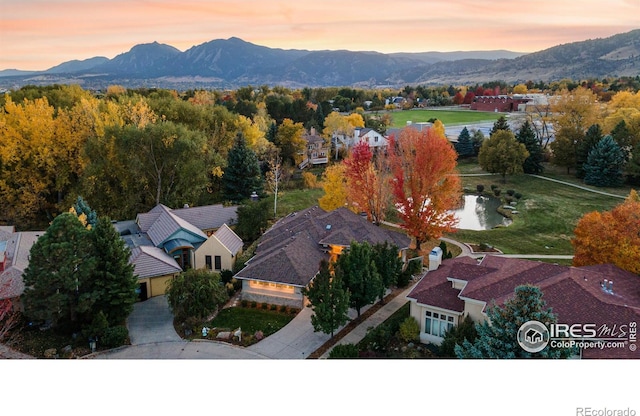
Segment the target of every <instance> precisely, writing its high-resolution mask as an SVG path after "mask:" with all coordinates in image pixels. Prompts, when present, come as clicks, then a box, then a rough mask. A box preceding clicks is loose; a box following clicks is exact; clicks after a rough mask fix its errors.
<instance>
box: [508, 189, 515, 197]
mask: <svg viewBox="0 0 640 416" xmlns="http://www.w3.org/2000/svg"><path fill="white" fill-rule="evenodd" d="M515 193H516V191H514V190H513V189H507V195H509V196H513V195H514V194H515Z"/></svg>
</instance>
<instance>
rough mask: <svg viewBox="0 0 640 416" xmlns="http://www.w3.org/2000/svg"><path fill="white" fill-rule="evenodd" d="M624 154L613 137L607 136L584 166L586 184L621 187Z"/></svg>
mask: <svg viewBox="0 0 640 416" xmlns="http://www.w3.org/2000/svg"><path fill="white" fill-rule="evenodd" d="M623 169H624V154H623V152H622V149H620V146H618V144H617V143H616V142H615V141H613V138H611V136H605V137H604V138H603V139H602V140H600V141H599V142H598V144H596V145H595V147H594V148H593V149H592V150H591V152H589V157H588V158H587V162H586V163H585V164H584V171H585V176H584V182H585V183H586V184H588V185H595V186H620V185H622V182H623V178H622V172H623Z"/></svg>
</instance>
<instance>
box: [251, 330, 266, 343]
mask: <svg viewBox="0 0 640 416" xmlns="http://www.w3.org/2000/svg"><path fill="white" fill-rule="evenodd" d="M253 337H254V338H255V339H256V341H261V340H263V339H264V333H263V332H262V331H260V330H258V331H256V332H255V333H254V334H253Z"/></svg>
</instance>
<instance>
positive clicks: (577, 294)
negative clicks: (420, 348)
mask: <svg viewBox="0 0 640 416" xmlns="http://www.w3.org/2000/svg"><path fill="white" fill-rule="evenodd" d="M610 282H615V288H613V286H614V284H613V283H610ZM525 284H531V285H535V286H537V287H539V288H540V290H542V292H543V294H544V296H543V299H544V301H545V302H546V304H547V307H550V308H551V309H552V312H553V313H554V314H555V315H556V317H557V321H558V323H563V324H567V325H569V326H571V325H574V324H592V325H595V327H596V328H598V331H599V330H600V328H610V329H611V328H616V329H617V333H618V334H619V335H620V334H622V333H623V332H624V333H625V334H627V335H628V334H629V333H630V331H629V329H630V327H629V325H630V323H632V322H634V323H637V322H638V321H640V278H638V276H637V275H635V274H633V273H630V272H627V271H625V270H622V269H620V268H618V267H616V266H613V265H597V266H584V267H568V266H560V265H555V264H549V263H543V262H539V261H531V260H522V259H514V258H505V257H499V256H485V257H484V259H483V260H482V261H481V262H478V261H477V260H476V259H473V258H471V257H458V258H455V259H447V260H444V261H443V262H442V264H441V266H440V267H439V268H438V269H436V270H434V271H429V272H428V273H427V274H426V275H425V276H424V277H423V278H422V280H420V282H418V284H417V285H416V286H415V287H414V288H413V289H412V290H411V292H410V293H409V294H408V295H407V298H408V299H409V301H410V302H411V312H410V314H411V316H413V317H414V318H415V319H416V320H417V321H418V322H419V323H420V341H421V342H423V343H433V344H437V345H439V344H440V343H442V340H443V337H444V334H445V333H446V331H448V330H449V329H451V328H453V327H454V326H456V325H458V324H460V323H461V322H462V321H463V320H464V318H465V316H466V315H469V316H470V317H471V318H472V319H473V320H474V321H475V322H483V321H485V320H487V319H488V318H487V308H489V307H491V306H492V305H494V304H496V305H502V304H504V302H506V301H507V300H508V299H510V298H512V297H513V296H514V290H515V288H516V287H517V286H520V285H525ZM624 328H626V329H624ZM626 339H627V341H628V342H631V341H630V340H629V338H628V337H627V338H626ZM622 341H624V339H623V340H622ZM547 348H548V347H547ZM580 356H581V357H582V358H640V352H638V351H636V350H635V349H631V348H628V345H627V346H625V347H624V348H609V349H607V348H605V349H594V348H586V349H583V350H581V352H580Z"/></svg>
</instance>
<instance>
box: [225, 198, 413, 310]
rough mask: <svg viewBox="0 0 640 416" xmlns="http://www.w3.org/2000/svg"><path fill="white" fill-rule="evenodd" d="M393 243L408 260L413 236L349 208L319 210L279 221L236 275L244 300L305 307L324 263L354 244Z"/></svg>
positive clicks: (302, 212) (299, 213) (301, 213)
mask: <svg viewBox="0 0 640 416" xmlns="http://www.w3.org/2000/svg"><path fill="white" fill-rule="evenodd" d="M353 241H357V242H359V243H362V242H368V243H370V244H377V243H384V242H385V241H386V242H389V243H391V244H393V245H395V246H397V247H398V250H399V254H400V255H401V256H402V259H403V261H406V250H407V249H408V248H409V244H410V241H411V240H410V238H409V237H408V236H407V235H405V234H403V233H401V232H397V231H392V230H388V229H386V228H382V227H378V226H376V225H373V224H371V223H370V222H368V221H367V219H366V218H365V217H362V216H360V215H358V214H354V213H353V212H351V211H349V210H348V209H346V208H338V209H336V210H333V211H330V212H327V211H324V210H323V209H321V208H320V207H317V206H314V207H311V208H308V209H306V210H304V211H300V212H295V213H293V214H290V215H288V216H287V217H285V218H282V219H280V220H279V221H278V222H276V223H275V224H274V225H273V226H272V227H271V228H270V229H269V230H267V231H266V232H265V233H264V234H263V235H262V237H260V239H259V240H258V245H257V248H256V251H255V255H254V256H253V257H252V258H251V259H250V260H249V261H248V262H247V263H246V265H245V267H244V268H243V269H242V270H240V271H239V272H238V273H237V274H236V275H235V277H236V278H237V279H239V280H242V292H241V294H242V299H243V300H248V301H256V302H265V303H270V304H276V305H286V306H293V307H297V308H301V307H303V306H304V303H305V300H304V296H303V295H302V289H303V288H305V287H307V286H308V285H309V283H310V282H311V281H312V280H313V278H314V277H315V276H316V274H317V273H318V268H319V265H320V261H321V260H323V259H324V260H328V261H336V260H337V258H338V257H339V255H340V253H342V251H343V250H344V249H345V248H348V247H349V246H350V245H351V242H353Z"/></svg>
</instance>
